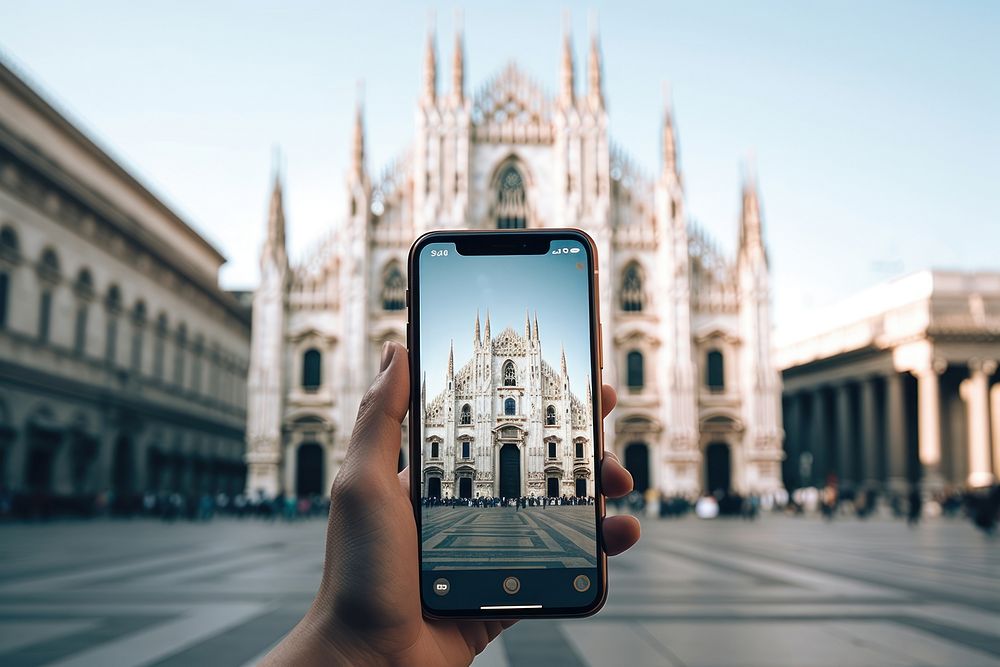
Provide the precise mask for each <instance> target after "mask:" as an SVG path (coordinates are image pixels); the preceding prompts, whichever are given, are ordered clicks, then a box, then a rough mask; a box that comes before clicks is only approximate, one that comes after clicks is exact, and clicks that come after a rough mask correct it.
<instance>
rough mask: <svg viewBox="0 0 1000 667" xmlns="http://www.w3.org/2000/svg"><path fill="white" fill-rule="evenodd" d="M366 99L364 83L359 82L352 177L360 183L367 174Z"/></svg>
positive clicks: (355, 109) (352, 151) (352, 155)
mask: <svg viewBox="0 0 1000 667" xmlns="http://www.w3.org/2000/svg"><path fill="white" fill-rule="evenodd" d="M364 97H365V86H364V82H363V81H358V99H357V102H356V103H355V105H354V144H353V147H352V149H351V175H352V176H353V177H354V178H356V179H357V180H358V181H363V180H364V174H365V121H364Z"/></svg>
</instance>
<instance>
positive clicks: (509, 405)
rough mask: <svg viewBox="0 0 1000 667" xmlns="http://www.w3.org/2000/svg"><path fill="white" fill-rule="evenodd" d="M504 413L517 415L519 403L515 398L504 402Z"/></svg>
mask: <svg viewBox="0 0 1000 667" xmlns="http://www.w3.org/2000/svg"><path fill="white" fill-rule="evenodd" d="M503 413H504V414H505V415H515V414H517V403H516V402H515V401H514V399H513V398H508V399H506V400H505V401H504V402H503Z"/></svg>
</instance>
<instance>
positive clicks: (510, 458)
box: [500, 442, 521, 498]
mask: <svg viewBox="0 0 1000 667" xmlns="http://www.w3.org/2000/svg"><path fill="white" fill-rule="evenodd" d="M520 495H521V452H520V450H519V449H518V447H517V445H515V444H514V443H512V442H508V443H507V444H505V445H504V446H503V447H501V448H500V496H501V497H503V498H517V497H519V496H520Z"/></svg>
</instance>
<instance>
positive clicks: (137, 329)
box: [131, 301, 146, 373]
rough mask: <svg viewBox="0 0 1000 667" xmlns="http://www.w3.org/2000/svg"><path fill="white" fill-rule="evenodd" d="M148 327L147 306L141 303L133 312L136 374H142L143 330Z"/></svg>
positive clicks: (136, 305) (133, 348) (134, 369)
mask: <svg viewBox="0 0 1000 667" xmlns="http://www.w3.org/2000/svg"><path fill="white" fill-rule="evenodd" d="M145 327H146V304H145V303H143V302H142V301H139V302H137V303H136V304H135V308H134V309H133V310H132V363H131V368H132V371H133V372H134V373H141V372H142V343H143V340H142V338H143V332H144V331H143V330H144V329H145Z"/></svg>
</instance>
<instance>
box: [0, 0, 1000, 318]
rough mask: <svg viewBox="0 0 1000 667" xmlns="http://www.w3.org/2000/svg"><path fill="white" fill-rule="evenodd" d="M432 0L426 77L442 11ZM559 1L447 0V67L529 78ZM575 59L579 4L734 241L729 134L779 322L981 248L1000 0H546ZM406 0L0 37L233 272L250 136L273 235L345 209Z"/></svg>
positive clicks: (409, 86)
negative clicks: (756, 211) (353, 154)
mask: <svg viewBox="0 0 1000 667" xmlns="http://www.w3.org/2000/svg"><path fill="white" fill-rule="evenodd" d="M455 6H456V5H455V4H449V5H438V6H437V10H438V19H437V32H438V36H439V39H438V44H439V61H440V62H441V63H442V64H443V65H444V70H443V72H442V74H441V77H440V78H441V79H442V80H443V81H447V80H448V70H447V65H448V64H449V63H450V59H451V46H452V27H453V23H454V20H453V16H452V10H453V8H454V7H455ZM564 7H565V6H564V5H559V4H547V3H546V4H543V3H538V2H523V1H515V0H511V1H509V2H505V3H489V4H485V3H475V4H469V5H466V6H465V7H464V14H465V33H466V51H467V60H466V63H467V64H466V80H467V82H468V84H469V86H470V88H475V87H478V86H479V84H480V83H481V82H482V81H484V80H485V79H486V78H487V77H488V76H489V75H490V74H491V73H493V72H495V71H496V70H498V69H499V68H500V67H502V66H503V64H504V63H506V62H507V61H508V60H511V59H516V60H517V61H518V62H519V63H520V64H521V65H522V66H523V67H524V68H525V69H526V70H528V71H529V72H530V73H532V75H533V76H534V77H536V78H537V79H538V80H540V81H541V82H542V83H543V84H544V85H546V86H548V87H549V88H550V89H552V90H554V89H555V87H556V81H557V72H558V65H559V49H560V31H561V24H562V16H561V15H562V11H563V9H564ZM570 9H571V10H572V12H573V13H572V26H573V30H574V38H575V45H576V52H577V79H578V81H581V80H582V78H583V68H582V65H583V64H584V62H585V57H586V51H585V48H586V42H587V39H586V33H587V22H588V21H587V12H588V9H593V10H596V13H597V14H598V16H599V24H600V32H601V40H602V46H603V52H604V64H605V91H606V98H607V100H608V104H609V109H610V114H611V134H612V137H613V138H614V140H615V141H617V142H619V143H620V144H622V145H623V146H624V147H625V148H626V149H627V150H628V151H629V152H631V153H632V154H633V155H634V156H635V157H636V158H637V159H638V161H639V162H640V163H641V164H642V165H644V166H645V167H646V168H647V170H649V171H650V172H655V171H656V170H657V169H658V168H659V163H658V155H659V147H658V138H659V123H660V113H661V108H662V102H661V89H662V82H663V81H669V82H670V85H671V89H672V91H673V99H674V105H675V108H676V114H677V126H678V132H679V140H680V151H681V164H682V168H683V171H684V180H685V187H686V193H687V201H688V212H689V213H690V215H691V216H692V217H693V218H694V219H696V220H697V221H698V222H699V223H700V224H701V225H703V226H704V227H706V228H707V229H708V230H709V231H710V232H711V233H712V234H713V235H714V236H715V237H716V238H717V239H718V241H719V243H720V245H721V247H722V248H723V249H724V250H730V251H731V250H732V248H733V246H734V244H735V240H736V234H737V231H736V216H737V213H738V208H739V187H740V163H741V161H742V160H743V159H744V158H745V157H746V156H747V155H748V154H751V153H752V154H753V155H754V156H755V160H756V163H757V172H758V174H759V181H760V184H761V188H762V201H763V206H764V216H765V233H766V236H767V242H768V244H769V247H770V257H771V261H772V266H773V271H774V282H775V297H776V306H777V313H776V316H777V318H778V320H779V322H780V321H788V320H790V319H793V318H799V317H801V316H803V315H804V314H805V313H807V312H808V309H809V308H811V307H814V306H817V305H821V304H824V303H827V302H829V301H830V300H833V299H836V298H838V297H841V296H845V295H847V294H849V293H851V292H853V291H856V290H858V289H860V288H862V287H864V286H867V285H870V284H873V283H875V282H878V281H880V280H883V279H886V278H889V277H891V276H894V275H899V274H902V273H907V272H911V271H915V270H918V269H922V268H927V267H932V266H933V267H941V268H969V269H992V270H996V269H997V268H998V262H997V259H996V248H997V247H998V243H1000V231H998V230H1000V187H998V186H997V185H996V181H997V177H996V169H995V163H996V159H997V156H1000V129H998V127H1000V125H998V123H997V120H996V119H997V118H1000V77H998V76H997V63H998V62H1000V40H998V39H996V35H997V34H1000V4H997V3H989V2H961V3H943V2H922V1H905V2H902V1H899V2H892V1H883V2H877V3H873V2H861V1H856V2H809V3H803V2H782V3H779V2H754V3H747V2H736V1H731V2H713V3H693V2H692V3H679V2H649V3H626V2H615V3H610V2H607V3H604V2H596V3H591V4H589V5H586V6H582V5H571V6H570ZM427 17H428V5H425V4H421V3H385V2H365V3H360V2H358V3H350V4H347V3H336V4H334V3H320V2H315V3H312V2H289V3H281V4H279V3H276V2H275V3H263V2H239V3H237V2H217V3H193V2H170V3H167V2H149V3H131V2H102V3H100V4H98V5H95V4H92V3H80V2H58V1H54V2H45V3H29V2H15V1H10V0H0V48H2V49H3V51H4V53H5V54H6V57H7V58H9V59H13V60H14V62H15V63H16V64H18V65H20V66H21V67H22V68H23V69H24V70H25V71H27V73H28V74H29V75H30V77H31V78H32V80H33V81H34V82H36V83H37V84H40V85H41V86H42V87H43V88H44V89H45V90H46V91H47V92H48V93H49V95H50V96H51V97H54V98H55V99H56V101H57V102H59V103H60V105H61V106H62V107H64V108H66V109H67V110H68V111H69V112H70V113H71V115H72V116H73V117H74V118H76V119H77V120H78V121H80V122H81V123H82V124H83V126H84V127H85V128H87V129H88V130H89V131H90V132H91V133H92V134H93V135H94V136H96V137H97V138H98V139H99V141H100V142H101V143H102V144H103V145H105V146H106V147H109V148H110V149H111V151H112V152H113V153H114V154H116V155H117V156H119V157H120V158H121V159H123V160H124V161H125V162H126V164H128V165H129V166H130V167H131V168H132V169H133V170H134V171H136V172H138V174H139V175H140V176H141V177H142V179H143V180H144V181H145V182H147V183H148V184H149V185H151V187H152V188H153V189H154V190H155V191H156V192H158V193H159V194H161V195H162V196H163V197H164V198H165V199H166V200H167V201H168V202H169V203H170V204H171V205H173V206H174V207H175V208H177V209H178V210H179V211H180V212H181V213H182V214H183V215H185V216H186V217H187V218H188V219H189V220H190V221H191V222H192V224H193V225H194V226H195V227H196V228H197V229H198V230H199V231H201V232H202V233H203V234H204V235H205V236H207V237H208V238H209V239H211V240H212V241H213V242H214V243H216V244H217V245H218V246H219V247H220V248H221V249H222V250H223V252H224V253H225V254H226V255H227V256H228V257H229V258H230V263H229V265H228V266H227V267H226V268H225V269H224V271H223V274H222V281H223V284H224V285H225V286H227V287H247V286H252V285H253V284H255V282H256V272H257V250H258V247H259V245H260V242H261V240H262V235H263V230H264V217H265V213H266V203H267V196H268V182H269V174H270V170H271V155H272V147H273V146H274V145H275V144H280V145H281V147H282V150H283V152H284V155H285V164H286V168H285V171H286V174H287V190H286V199H285V201H286V203H287V206H288V218H289V224H290V230H289V236H290V243H291V246H292V253H293V256H294V255H297V254H300V253H301V252H302V250H303V249H304V248H306V247H307V246H308V244H309V242H310V241H311V240H313V239H316V238H317V237H319V236H320V235H322V234H323V233H324V231H325V230H327V229H329V228H330V226H332V225H333V224H335V222H336V221H337V220H338V219H339V217H340V212H341V211H343V210H344V206H345V205H344V201H345V196H344V173H345V169H346V166H347V160H348V155H349V146H350V131H351V116H352V110H353V105H354V101H355V91H356V82H357V80H358V79H362V78H363V79H365V81H366V84H365V89H366V114H367V118H366V122H367V127H368V146H369V167H370V168H372V169H373V171H377V169H378V168H379V167H380V166H381V165H383V164H385V163H386V162H387V161H389V160H390V159H392V158H393V157H394V156H395V155H397V154H398V153H400V152H401V151H402V150H404V149H405V148H406V147H407V146H408V145H409V144H410V143H411V142H412V137H413V115H414V105H415V102H416V99H417V96H418V94H419V88H420V67H421V61H422V54H423V44H424V40H425V35H426V26H427V24H428V18H427Z"/></svg>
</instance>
